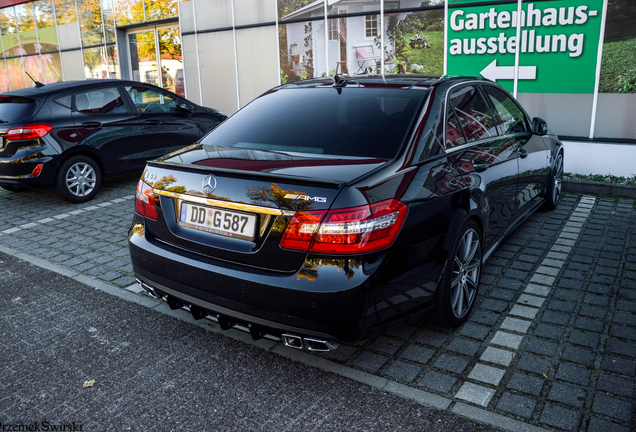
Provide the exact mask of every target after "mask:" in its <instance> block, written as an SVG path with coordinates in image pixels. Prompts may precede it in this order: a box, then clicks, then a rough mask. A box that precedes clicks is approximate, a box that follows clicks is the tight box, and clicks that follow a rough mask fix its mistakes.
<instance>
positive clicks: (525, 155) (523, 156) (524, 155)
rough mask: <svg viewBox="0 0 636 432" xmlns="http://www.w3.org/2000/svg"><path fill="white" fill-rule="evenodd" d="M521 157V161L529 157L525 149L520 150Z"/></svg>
mask: <svg viewBox="0 0 636 432" xmlns="http://www.w3.org/2000/svg"><path fill="white" fill-rule="evenodd" d="M519 157H520V158H521V159H523V158H526V157H528V152H527V151H525V150H524V149H519Z"/></svg>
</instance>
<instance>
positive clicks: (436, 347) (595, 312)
mask: <svg viewBox="0 0 636 432" xmlns="http://www.w3.org/2000/svg"><path fill="white" fill-rule="evenodd" d="M136 182H137V179H136V177H131V178H124V179H119V180H117V181H111V182H109V183H108V184H105V191H104V193H103V194H101V195H98V197H97V199H96V200H95V201H93V202H91V203H87V204H85V205H81V206H73V205H69V204H66V203H63V202H62V201H60V200H59V199H57V197H56V195H55V194H54V193H53V192H51V191H37V192H27V193H26V194H11V193H9V192H0V200H3V201H5V202H9V203H10V204H9V205H5V206H3V207H2V210H1V211H0V212H1V213H2V216H3V217H2V218H0V234H1V235H0V245H5V246H8V247H9V248H10V251H15V252H16V253H19V252H25V253H29V254H32V255H35V256H37V257H40V258H43V259H46V260H48V261H50V262H53V263H56V264H59V265H61V266H62V267H61V268H63V269H69V271H71V272H75V273H76V274H81V275H82V276H84V277H86V276H91V277H93V278H95V280H96V281H102V282H104V283H109V284H112V285H113V286H115V287H116V286H119V287H124V288H126V287H128V288H130V289H131V290H134V289H135V288H134V287H132V286H131V284H132V282H133V278H132V276H131V275H130V264H129V261H128V257H127V249H126V242H125V238H126V231H127V229H128V224H129V221H130V215H131V213H132V206H133V201H132V196H133V195H134V188H135V185H136ZM634 204H635V203H634V200H632V199H618V198H605V197H594V196H583V195H576V194H568V195H566V197H565V199H564V201H563V202H562V203H561V204H560V206H559V208H558V209H557V210H555V211H553V212H539V213H536V214H535V215H533V216H532V217H531V218H530V219H529V220H528V221H526V223H525V224H524V225H523V226H522V227H520V228H519V229H518V230H517V231H516V232H515V233H514V234H513V235H512V236H511V237H510V238H509V239H508V240H507V241H506V242H505V243H504V244H503V245H502V246H501V247H500V249H499V250H498V251H497V252H496V253H495V254H494V255H493V256H492V257H491V259H490V260H489V262H488V263H487V264H486V265H485V266H484V269H483V276H482V284H481V292H480V296H479V300H478V303H477V305H476V308H475V311H474V312H473V314H472V316H471V319H470V321H469V322H468V323H467V324H466V325H464V326H463V327H462V328H460V329H458V330H456V331H448V330H447V329H440V328H435V327H432V326H431V325H430V324H428V323H426V322H418V323H413V324H411V325H407V326H404V327H402V328H400V329H397V330H395V331H392V332H389V333H386V334H384V335H381V336H379V337H377V338H375V339H372V340H368V341H365V342H364V343H360V344H357V345H355V346H342V347H340V348H338V349H337V350H336V351H334V352H332V353H328V354H326V355H323V356H315V355H309V354H305V353H300V352H297V351H295V350H292V349H290V348H286V347H282V346H278V347H276V348H275V349H274V351H275V352H278V353H281V354H283V355H287V356H288V357H292V358H294V359H296V360H299V361H302V362H305V363H307V364H310V365H315V366H317V367H321V368H323V369H327V370H334V371H337V373H339V374H341V375H345V376H350V377H352V378H355V379H358V380H359V381H361V382H367V383H370V384H371V385H374V384H373V383H374V382H377V383H381V384H378V385H375V386H376V387H379V388H384V389H385V390H386V389H394V390H395V391H394V392H395V393H398V394H402V395H404V396H406V397H410V398H411V399H414V400H416V401H419V402H421V403H424V404H427V405H430V406H434V407H437V408H441V409H447V410H450V411H452V412H454V413H457V414H461V415H463V416H466V417H469V418H472V419H478V420H480V421H483V422H486V423H489V424H494V425H499V426H502V427H504V428H506V429H509V430H531V429H532V428H543V429H548V430H566V431H576V430H582V431H609V430H611V431H618V432H620V431H630V430H636V398H635V394H634V382H635V378H634V376H635V374H636V232H634V227H636V209H635V205H634ZM78 210H82V211H81V212H78ZM49 219H51V220H49ZM140 298H141V296H140ZM161 308H162V307H158V308H157V310H160V309H161ZM163 309H165V310H166V311H167V310H168V308H167V307H165V308H163ZM181 315H182V316H184V317H185V316H186V314H185V312H181ZM175 316H178V314H177V315H175ZM184 319H185V318H184ZM210 326H212V327H214V325H213V324H210ZM233 333H238V332H236V331H230V332H228V333H225V334H227V335H231V334H233ZM245 349H251V348H247V347H246V348H245ZM325 360H328V361H327V362H325ZM356 371H357V372H356ZM354 372H355V373H354ZM356 374H357V375H356ZM356 377H357V378H356ZM387 383H388V384H387ZM409 389H410V390H409ZM409 391H410V392H411V393H409Z"/></svg>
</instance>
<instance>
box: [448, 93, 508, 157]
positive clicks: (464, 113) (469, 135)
mask: <svg viewBox="0 0 636 432" xmlns="http://www.w3.org/2000/svg"><path fill="white" fill-rule="evenodd" d="M450 104H451V105H452V107H453V108H455V114H456V116H457V119H458V120H459V123H460V125H461V128H462V130H463V131H464V134H465V135H466V142H472V141H477V140H480V139H483V138H488V137H491V136H495V135H497V128H496V127H495V121H494V119H493V116H492V113H491V112H490V109H489V108H488V105H487V104H486V101H485V100H484V98H483V97H482V96H481V93H480V92H479V91H477V89H476V88H475V87H473V86H467V87H462V88H460V89H459V90H456V91H455V92H453V93H452V94H451V97H450ZM448 119H449V123H450V121H451V119H452V116H451V117H449V118H448ZM455 121H456V120H455ZM453 127H454V128H456V126H453ZM448 128H449V126H448V125H447V132H446V135H447V141H448ZM455 145H459V144H455Z"/></svg>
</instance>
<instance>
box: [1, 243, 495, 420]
mask: <svg viewBox="0 0 636 432" xmlns="http://www.w3.org/2000/svg"><path fill="white" fill-rule="evenodd" d="M0 287H1V289H0V334H1V335H2V337H1V338H0V349H1V350H2V353H3V355H2V358H3V360H2V366H1V367H0V423H1V425H2V426H1V427H0V430H11V429H8V428H9V427H11V426H12V425H18V426H19V425H27V427H28V426H32V427H34V426H36V425H37V426H38V427H39V428H40V429H39V430H46V429H45V427H47V426H48V428H49V429H48V430H53V429H52V426H57V427H60V426H66V427H67V429H66V430H73V429H72V428H73V427H75V428H76V429H75V430H78V429H79V428H80V427H81V430H82V431H122V430H143V431H150V430H153V431H171V430H174V431H212V430H218V431H228V430H236V431H312V430H319V431H494V430H498V429H495V428H492V427H490V426H486V425H482V424H478V423H474V422H472V421H470V420H467V419H465V418H463V417H460V416H457V415H455V414H452V413H449V412H446V411H443V410H442V411H438V410H434V409H431V408H427V407H424V406H421V405H418V404H417V403H415V402H412V401H409V400H406V399H403V398H400V397H398V396H395V395H391V394H387V393H384V392H382V391H379V390H376V389H372V388H370V387H368V386H365V385H363V384H359V383H356V382H354V381H351V380H348V379H346V378H343V377H340V376H337V375H335V374H331V373H328V372H324V371H322V370H319V369H316V368H314V367H310V366H305V365H303V364H300V363H298V362H294V361H291V360H288V359H286V358H284V357H281V356H279V355H276V354H273V353H271V352H268V351H264V350H262V349H259V348H257V347H254V346H249V345H245V344H243V343H241V342H237V341H234V340H232V339H229V338H226V337H224V336H222V335H218V334H215V333H210V332H207V331H205V330H203V329H201V328H200V327H198V326H195V325H192V324H188V323H185V322H183V321H180V320H177V319H175V318H172V317H169V316H166V315H164V314H162V313H159V312H157V311H154V310H151V309H148V308H146V307H143V306H139V305H137V304H135V303H131V302H128V301H125V300H122V299H120V298H117V297H115V296H112V295H109V294H106V293H104V292H102V291H99V290H96V289H93V288H90V287H87V286H85V285H83V284H81V283H79V282H77V281H75V280H73V279H71V278H68V277H65V276H61V275H59V274H56V273H53V272H50V271H48V270H44V269H42V268H40V267H38V266H34V265H32V264H30V263H28V262H25V261H23V260H20V259H17V258H15V257H13V256H9V255H6V254H3V253H0ZM91 381H94V384H93V385H92V386H89V387H85V386H84V385H85V383H87V382H88V384H90V382H91ZM15 430H19V429H17V428H16V429H15ZM58 430H59V429H58Z"/></svg>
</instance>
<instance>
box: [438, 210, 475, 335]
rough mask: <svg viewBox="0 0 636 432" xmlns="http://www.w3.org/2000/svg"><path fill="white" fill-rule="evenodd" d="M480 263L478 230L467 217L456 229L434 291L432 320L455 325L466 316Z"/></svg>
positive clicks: (468, 313)
mask: <svg viewBox="0 0 636 432" xmlns="http://www.w3.org/2000/svg"><path fill="white" fill-rule="evenodd" d="M481 265H482V241H481V231H480V229H479V225H477V223H476V222H475V221H474V220H469V221H468V222H466V223H465V224H464V225H463V226H462V228H461V229H460V230H459V231H458V235H457V237H456V238H455V244H454V245H453V250H452V251H451V254H450V256H449V260H448V262H447V263H446V268H445V269H444V274H443V275H442V279H441V282H440V285H439V287H438V288H437V291H436V292H435V310H434V311H433V314H432V315H433V316H432V318H433V320H434V322H435V323H436V324H438V325H441V326H443V327H451V328H455V327H459V326H460V325H462V324H464V323H465V322H466V320H468V317H469V316H470V313H471V311H472V310H473V307H474V306H475V300H476V298H477V291H478V290H479V279H480V277H481Z"/></svg>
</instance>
